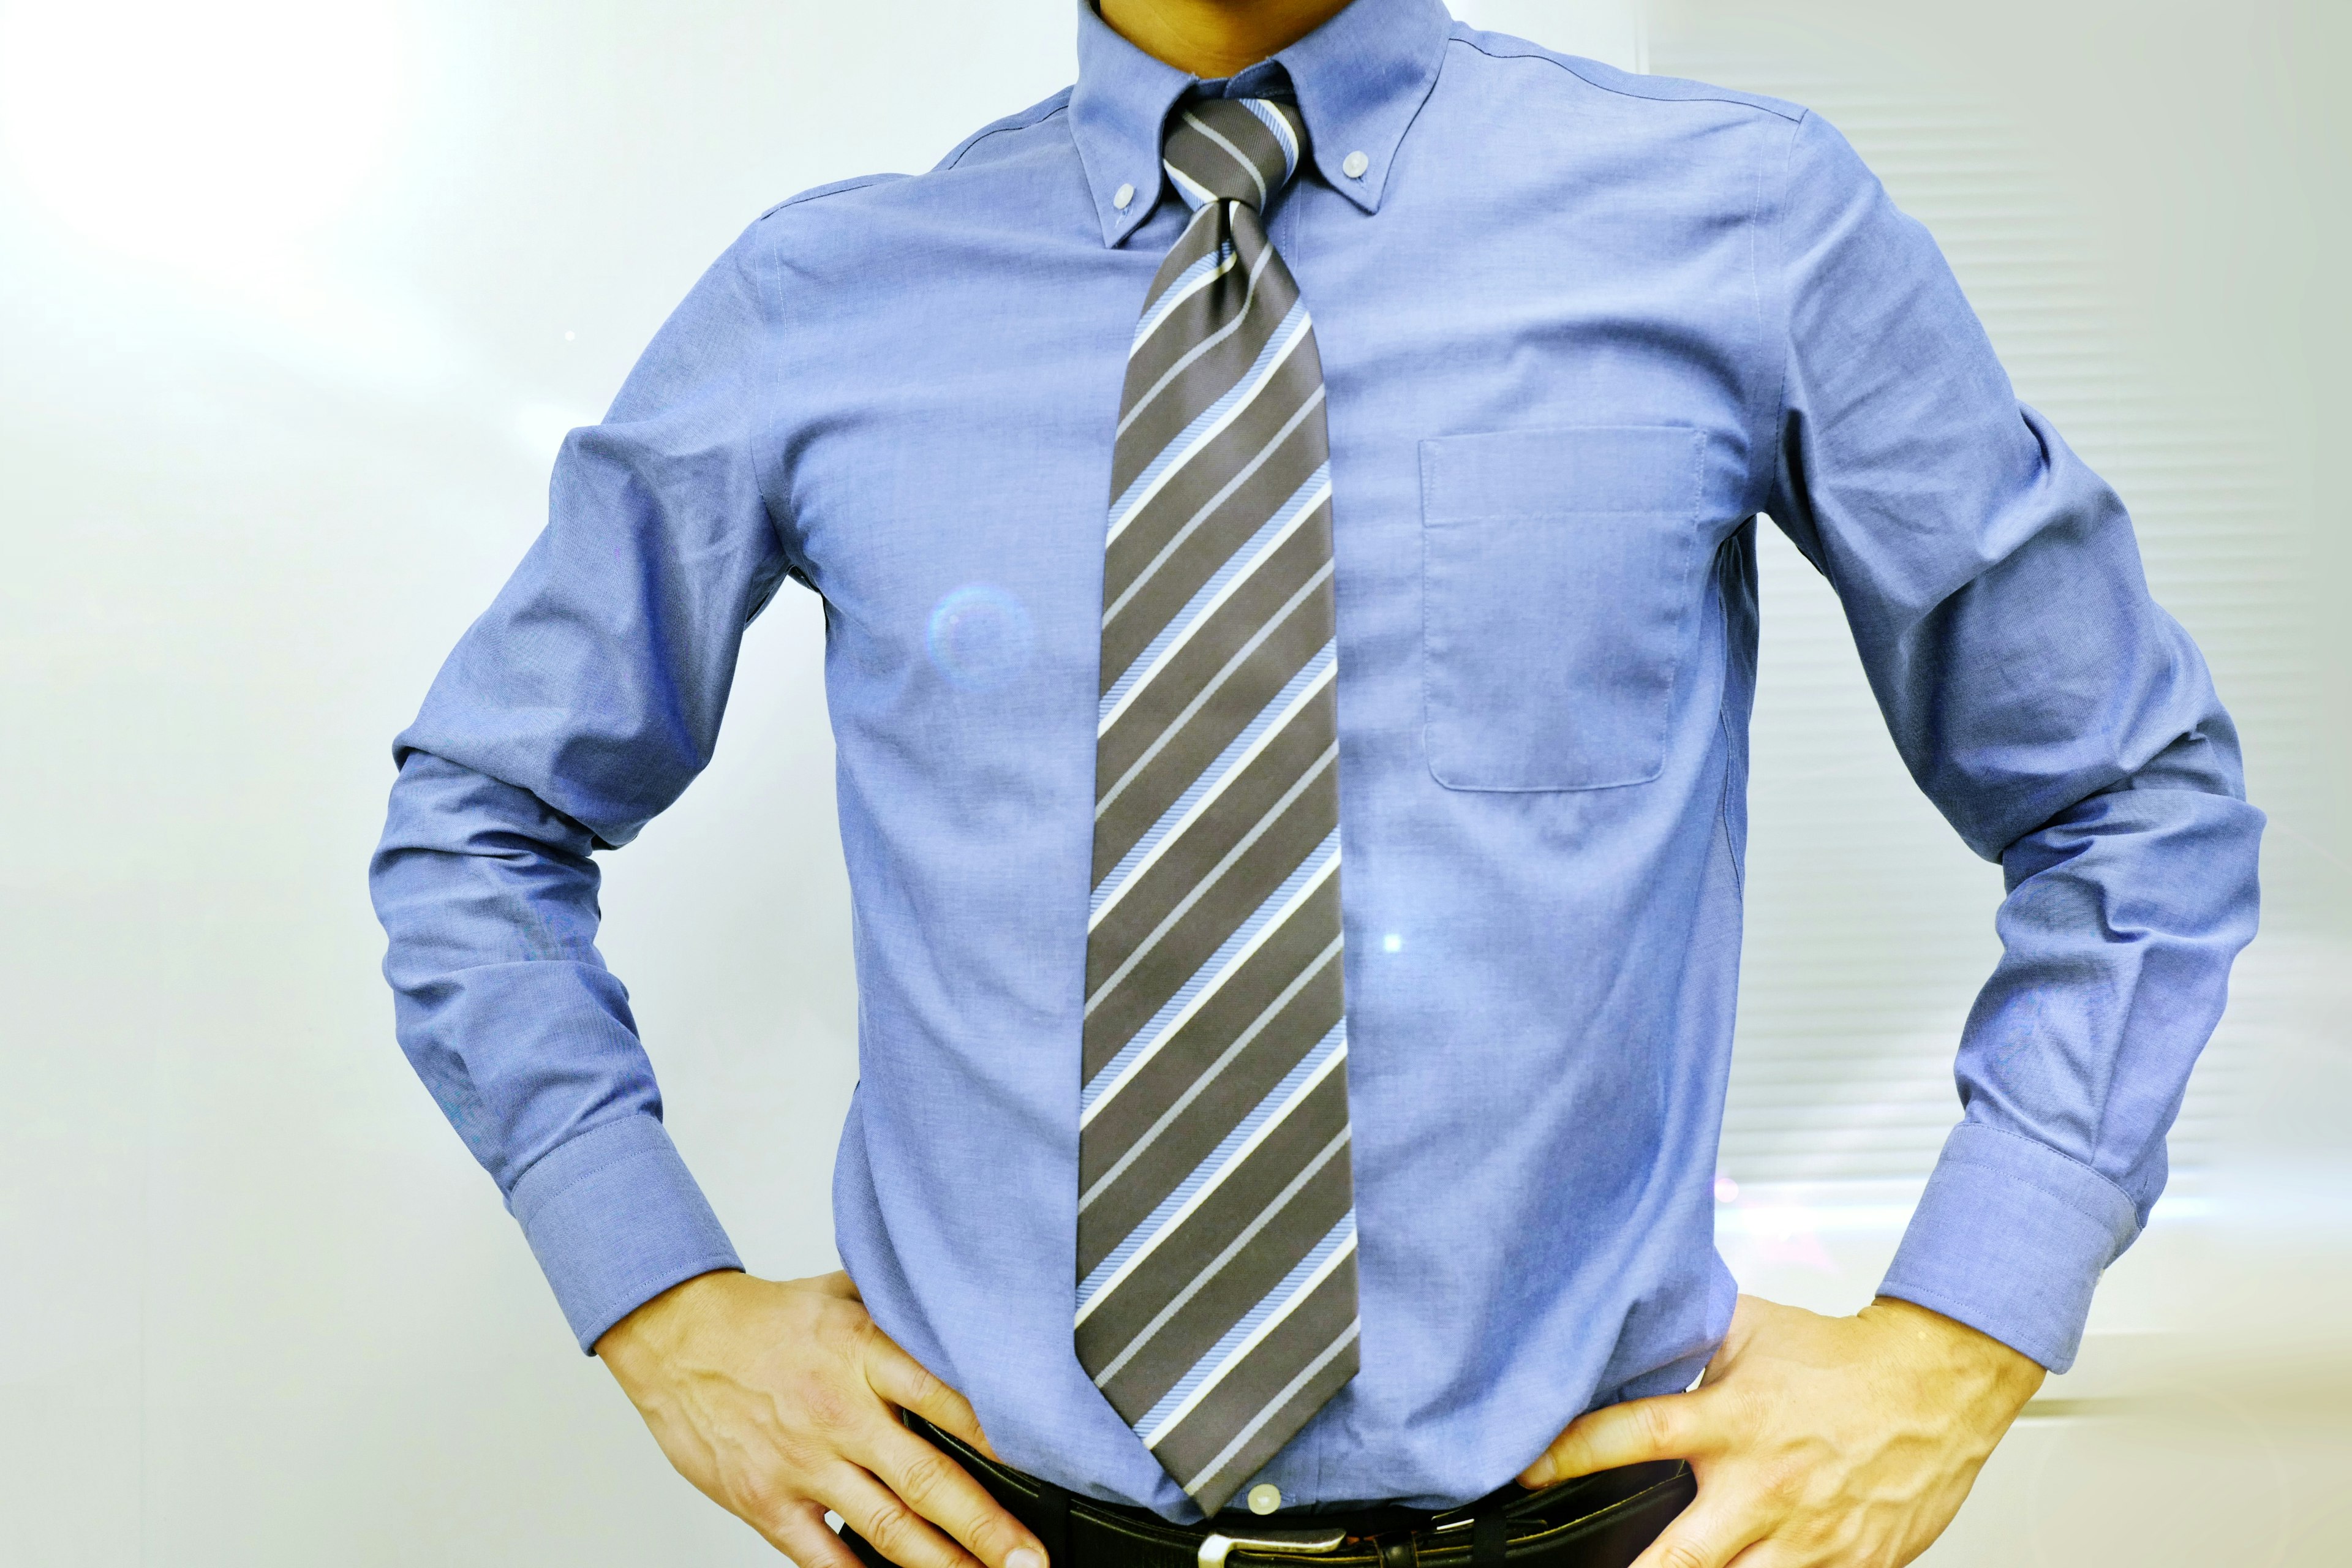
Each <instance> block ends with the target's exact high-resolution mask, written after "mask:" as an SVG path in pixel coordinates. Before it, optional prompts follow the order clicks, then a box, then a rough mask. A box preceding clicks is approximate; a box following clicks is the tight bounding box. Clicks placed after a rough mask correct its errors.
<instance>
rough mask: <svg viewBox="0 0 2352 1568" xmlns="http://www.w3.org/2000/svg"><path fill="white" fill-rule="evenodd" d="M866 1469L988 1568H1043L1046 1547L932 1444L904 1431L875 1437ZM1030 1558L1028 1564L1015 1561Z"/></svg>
mask: <svg viewBox="0 0 2352 1568" xmlns="http://www.w3.org/2000/svg"><path fill="white" fill-rule="evenodd" d="M866 1468H867V1469H869V1470H871V1471H872V1472H873V1473H874V1477H875V1479H877V1480H879V1481H880V1482H882V1484H883V1485H885V1486H887V1487H888V1488H889V1489H891V1490H892V1491H893V1492H895V1493H897V1494H898V1497H899V1499H900V1500H903V1501H904V1502H905V1503H906V1504H907V1506H908V1507H909V1508H911V1509H913V1510H915V1511H916V1512H917V1513H919V1514H920V1515H921V1516H922V1517H923V1518H925V1519H927V1520H929V1521H931V1522H932V1523H933V1524H935V1525H937V1526H938V1527H939V1528H940V1529H941V1530H944V1531H947V1532H948V1533H949V1534H950V1535H951V1536H953V1537H954V1538H955V1539H956V1540H957V1541H958V1542H961V1543H962V1544H963V1546H964V1547H965V1548H966V1549H967V1550H968V1551H970V1552H971V1554H972V1555H973V1556H975V1557H977V1558H979V1559H980V1560H981V1561H982V1563H987V1564H988V1565H989V1568H1042V1565H1043V1564H1044V1563H1045V1547H1044V1546H1043V1545H1042V1544H1041V1543H1040V1542H1038V1540H1037V1538H1036V1537H1035V1536H1034V1535H1032V1534H1030V1533H1029V1531H1028V1528H1027V1527H1026V1526H1024V1524H1023V1523H1022V1522H1021V1521H1019V1520H1017V1519H1015V1518H1014V1517H1013V1514H1012V1512H1011V1511H1010V1510H1007V1509H1006V1508H1005V1507H1004V1505H1003V1504H1002V1503H1000V1502H998V1501H997V1500H995V1499H994V1498H993V1497H991V1496H990V1495H989V1493H988V1490H987V1489H986V1488H984V1487H982V1485H981V1484H980V1483H979V1482H978V1481H975V1480H973V1479H971V1474H970V1473H969V1472H967V1471H966V1470H965V1469H964V1468H963V1467H962V1466H961V1465H959V1464H957V1463H956V1462H955V1461H954V1460H953V1459H951V1458H949V1457H948V1456H947V1455H945V1454H943V1453H941V1452H940V1450H939V1449H938V1448H937V1447H933V1446H932V1445H931V1444H929V1443H926V1442H924V1441H923V1440H922V1439H921V1438H920V1437H918V1436H915V1434H914V1433H912V1432H909V1431H908V1430H907V1428H905V1427H904V1426H891V1427H887V1428H886V1429H884V1430H883V1431H882V1432H881V1433H879V1434H878V1435H877V1442H876V1444H875V1451H874V1453H873V1454H872V1456H871V1457H870V1458H867V1459H866ZM1021 1552H1028V1553H1031V1554H1032V1555H1031V1558H1030V1561H1029V1562H1028V1563H1017V1562H1016V1556H1017V1554H1018V1553H1021Z"/></svg>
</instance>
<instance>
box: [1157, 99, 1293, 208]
mask: <svg viewBox="0 0 2352 1568" xmlns="http://www.w3.org/2000/svg"><path fill="white" fill-rule="evenodd" d="M1306 157H1307V121H1305V120H1304V119H1302V118H1301V117H1300V115H1299V112H1298V107H1297V105H1296V104H1290V103H1284V102H1281V101H1280V100H1276V99H1271V98H1207V99H1202V100H1199V101H1197V102H1193V103H1187V104H1185V105H1183V106H1181V108H1179V109H1178V110H1177V111H1176V118H1175V120H1174V121H1172V122H1171V124H1170V125H1169V127H1168V140H1167V142H1166V143H1165V144H1164V145H1163V146H1162V148H1161V150H1160V162H1161V163H1164V164H1165V165H1166V166H1167V169H1168V177H1169V179H1170V180H1171V181H1172V182H1173V183H1174V184H1175V186H1176V194H1177V195H1181V196H1182V197H1183V198H1184V205H1186V206H1188V207H1192V208H1193V209H1194V210H1195V211H1197V210H1199V209H1200V208H1202V207H1203V206H1206V205H1208V204H1209V203H1211V202H1214V201H1233V202H1241V203H1243V204H1244V205H1248V206H1251V207H1254V208H1255V209H1257V210H1258V211H1259V212H1261V213H1263V212H1264V211H1265V208H1266V205H1267V204H1268V203H1269V202H1271V201H1272V200H1273V199H1274V194H1275V193H1276V191H1279V190H1280V189H1282V187H1283V186H1284V185H1286V184H1288V183H1289V181H1290V176H1291V175H1293V174H1297V172H1298V165H1299V164H1300V163H1303V162H1304V161H1305V160H1306Z"/></svg>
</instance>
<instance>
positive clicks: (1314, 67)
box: [1070, 0, 1454, 245]
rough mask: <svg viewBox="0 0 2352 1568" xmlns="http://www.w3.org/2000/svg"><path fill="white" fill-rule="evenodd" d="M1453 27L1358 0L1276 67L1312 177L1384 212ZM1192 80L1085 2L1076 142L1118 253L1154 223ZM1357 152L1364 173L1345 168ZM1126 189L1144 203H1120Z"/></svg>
mask: <svg viewBox="0 0 2352 1568" xmlns="http://www.w3.org/2000/svg"><path fill="white" fill-rule="evenodd" d="M1453 25H1454V24H1453V18H1452V16H1449V15H1448V14H1447V12H1446V10H1445V7H1444V5H1440V4H1439V3H1438V0H1355V3H1354V4H1353V5H1349V6H1348V7H1347V9H1345V10H1343V11H1341V12H1340V13H1339V15H1338V16H1334V17H1332V18H1331V19H1330V20H1329V21H1328V22H1326V23H1324V24H1323V26H1320V27H1318V28H1316V29H1315V31H1313V32H1312V33H1309V34H1307V37H1303V38H1301V39H1299V40H1298V41H1297V43H1295V44H1292V45H1291V46H1290V47H1288V48H1286V49H1283V50H1280V51H1279V52H1277V53H1276V55H1275V56H1274V57H1273V58H1274V59H1275V60H1276V62H1277V63H1279V64H1280V65H1281V66H1282V68H1283V69H1284V70H1285V71H1286V72H1287V73H1288V75H1289V78H1290V82H1291V87H1292V89H1293V90H1294V91H1295V92H1296V93H1297V98H1298V107H1299V109H1300V110H1301V111H1302V112H1303V113H1304V114H1305V115H1306V116H1307V139H1308V141H1309V142H1310V143H1311V145H1312V147H1313V150H1314V156H1315V166H1316V167H1317V169H1318V170H1319V171H1321V173H1322V175H1323V178H1324V179H1325V180H1327V181H1328V182H1329V183H1330V184H1331V185H1332V186H1333V187H1334V188H1335V189H1337V190H1339V191H1340V192H1342V193H1343V194H1344V195H1346V196H1347V197H1348V199H1349V200H1350V201H1352V202H1354V203H1355V204H1356V205H1358V206H1360V207H1361V208H1363V209H1364V211H1366V212H1368V213H1370V212H1378V211H1379V210H1380V205H1381V190H1382V188H1383V187H1384V186H1385V185H1386V184H1387V183H1388V174H1389V164H1390V162H1391V159H1393V158H1394V156H1395V154H1396V150H1397V144H1398V143H1399V142H1402V140H1403V139H1404V132H1405V128H1406V127H1407V126H1408V125H1410V124H1412V117H1413V115H1414V114H1415V113H1416V112H1418V111H1419V110H1420V108H1421V105H1422V101H1423V100H1424V99H1426V98H1427V97H1428V96H1429V89H1430V88H1431V87H1432V86H1433V85H1434V84H1435V82H1436V80H1437V68H1438V65H1439V63H1440V61H1441V60H1442V59H1443V58H1444V50H1445V40H1446V37H1447V36H1448V34H1449V33H1450V32H1451V31H1452V29H1453ZM1195 80H1197V78H1194V77H1192V76H1191V75H1189V74H1188V73H1186V72H1184V71H1181V70H1179V69H1177V68H1175V67H1174V66H1171V65H1168V64H1166V63H1164V62H1162V61H1160V60H1157V59H1154V58H1151V57H1150V55H1147V54H1145V53H1144V52H1143V51H1142V50H1141V49H1139V48H1137V47H1135V46H1134V45H1133V44H1130V43H1129V42H1128V41H1127V40H1126V39H1125V38H1123V37H1120V36H1119V35H1118V33H1117V32H1115V31H1114V30H1113V29H1112V28H1111V26H1110V25H1109V24H1108V23H1107V22H1105V21H1104V20H1103V19H1102V18H1101V17H1100V16H1097V15H1096V14H1095V8H1094V4H1093V0H1078V82H1077V87H1076V89H1075V90H1074V91H1073V92H1072V93H1071V95H1070V126H1071V133H1072V134H1073V135H1074V136H1075V137H1076V140H1077V144H1078V157H1079V160H1080V162H1082V163H1084V164H1085V166H1086V171H1087V187H1088V188H1089V190H1091V192H1092V193H1093V195H1094V201H1095V210H1096V212H1097V215H1098V216H1100V217H1101V219H1102V226H1103V243H1104V244H1105V245H1117V244H1118V243H1119V241H1121V240H1123V239H1125V238H1126V237H1128V235H1129V233H1130V232H1132V231H1133V230H1134V228H1135V226H1137V225H1138V224H1140V223H1141V222H1143V220H1144V219H1145V218H1147V217H1149V216H1150V214H1151V210H1152V208H1153V207H1154V206H1155V205H1158V198H1159V195H1160V193H1161V192H1162V190H1163V186H1164V183H1163V181H1162V180H1161V178H1160V128H1161V126H1162V125H1163V124H1165V123H1166V121H1167V119H1168V111H1169V110H1170V109H1171V108H1172V107H1174V105H1175V102H1176V100H1177V99H1179V98H1181V96H1183V93H1184V91H1185V89H1188V88H1190V87H1191V86H1192V84H1193V82H1194V81H1195ZM1358 153H1361V154H1362V157H1363V167H1362V172H1361V173H1360V174H1350V173H1349V172H1348V171H1347V169H1346V167H1345V165H1346V163H1347V161H1348V160H1349V158H1351V157H1352V156H1354V155H1355V154H1358ZM1125 184H1131V185H1133V186H1134V187H1135V189H1136V192H1137V193H1138V199H1135V200H1132V201H1130V202H1129V203H1128V205H1127V206H1126V207H1125V208H1124V209H1122V208H1120V207H1119V205H1118V202H1117V200H1116V197H1117V195H1118V188H1119V187H1120V186H1121V185H1125Z"/></svg>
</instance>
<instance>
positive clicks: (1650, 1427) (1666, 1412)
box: [1636, 1400, 1682, 1452]
mask: <svg viewBox="0 0 2352 1568" xmlns="http://www.w3.org/2000/svg"><path fill="white" fill-rule="evenodd" d="M1637 1419H1638V1420H1639V1422H1640V1426H1638V1427H1637V1428H1636V1430H1638V1431H1639V1432H1640V1434H1641V1436H1642V1440H1643V1443H1645V1444H1646V1445H1648V1446H1649V1447H1652V1448H1654V1449H1657V1450H1659V1451H1660V1452H1664V1450H1666V1449H1668V1448H1671V1447H1674V1446H1675V1438H1676V1437H1677V1436H1680V1435H1681V1430H1682V1423H1681V1422H1679V1421H1677V1420H1676V1419H1675V1413H1674V1410H1673V1408H1672V1407H1671V1406H1669V1405H1666V1403H1665V1402H1664V1401H1663V1400H1654V1401H1652V1402H1650V1403H1649V1404H1646V1405H1640V1406H1637Z"/></svg>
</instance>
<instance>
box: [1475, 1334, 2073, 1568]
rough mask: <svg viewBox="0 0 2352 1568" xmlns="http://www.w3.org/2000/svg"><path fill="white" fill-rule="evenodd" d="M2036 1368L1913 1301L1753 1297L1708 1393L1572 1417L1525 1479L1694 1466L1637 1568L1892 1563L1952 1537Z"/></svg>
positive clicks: (1711, 1368) (1824, 1567)
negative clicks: (1826, 1303) (1822, 1305)
mask: <svg viewBox="0 0 2352 1568" xmlns="http://www.w3.org/2000/svg"><path fill="white" fill-rule="evenodd" d="M2042 1375H2043V1373H2042V1368H2041V1367H2040V1366H2039V1365H2037V1364H2035V1363H2033V1362H2032V1361H2031V1360H2029V1359H2028V1358H2026V1357H2025V1356H2022V1355H2020V1354H2019V1353H2018V1352H2015V1351H2013V1350H2011V1349H2010V1348H2009V1347H2008V1346H2007V1345H2005V1344H2002V1343H2001V1342H2000V1341H1999V1340H1996V1339H1993V1338H1991V1337H1990V1335H1987V1334H1982V1333H1979V1332H1978V1331H1976V1330H1974V1329H1971V1328H1969V1327H1968V1326H1967V1325H1966V1324H1964V1323H1958V1322H1954V1321H1952V1320H1951V1319H1949V1318H1947V1317H1945V1316H1944V1315H1943V1314H1941V1313H1940V1312H1931V1311H1929V1310H1927V1308H1925V1307H1920V1306H1915V1305H1914V1304H1912V1303H1911V1302H1909V1301H1898V1300H1894V1299H1893V1298H1891V1297H1885V1296H1882V1297H1880V1298H1879V1299H1878V1300H1875V1301H1874V1302H1872V1303H1871V1304H1870V1305H1869V1306H1867V1307H1865V1308H1864V1309H1863V1310H1862V1311H1861V1312H1860V1313H1858V1314H1857V1315H1855V1316H1853V1317H1851V1318H1824V1317H1821V1316H1819V1315H1817V1314H1815V1313H1812V1312H1808V1311H1805V1310H1802V1309H1801V1308H1796V1307H1783V1306H1780V1305H1779V1304H1777V1303H1775V1302H1771V1301H1767V1300H1761V1299H1760V1298H1758V1297H1754V1296H1742V1297H1741V1298H1739V1306H1738V1310H1736V1311H1735V1312H1734V1313H1733V1314H1732V1319H1731V1331H1730V1332H1729V1333H1728V1334H1727V1335H1726V1336H1725V1338H1724V1342H1723V1348H1722V1349H1721V1350H1719V1351H1717V1352H1716V1356H1715V1360H1714V1361H1713V1362H1711V1363H1708V1366H1707V1369H1706V1379H1705V1381H1704V1382H1703V1383H1701V1384H1700V1385H1699V1387H1698V1388H1696V1390H1694V1391H1693V1392H1691V1393H1689V1394H1666V1395H1664V1396H1663V1397H1661V1398H1657V1399H1637V1400H1633V1401H1630V1402H1628V1403H1626V1404H1623V1405H1609V1406H1606V1407H1604V1408H1602V1409H1600V1410H1595V1411H1591V1412H1590V1413H1588V1414H1586V1415H1581V1416H1579V1417H1578V1418H1577V1419H1576V1420H1575V1421H1574V1422H1572V1423H1570V1426H1569V1427H1568V1429H1567V1430H1566V1431H1564V1432H1562V1433H1561V1434H1560V1435H1559V1436H1558V1437H1557V1438H1555V1439H1553V1441H1552V1445H1551V1447H1549V1448H1547V1449H1546V1450H1545V1451H1544V1454H1543V1457H1542V1458H1539V1459H1538V1460H1537V1461H1536V1462H1535V1463H1534V1464H1532V1465H1530V1466H1528V1468H1527V1469H1526V1470H1525V1471H1523V1472H1522V1473H1521V1474H1520V1476H1519V1482H1520V1484H1521V1485H1522V1486H1528V1487H1539V1486H1549V1485H1550V1484H1551V1483H1552V1482H1554V1481H1559V1480H1565V1479H1569V1478H1570V1477H1571V1476H1580V1475H1588V1474H1590V1473H1591V1472H1592V1471H1595V1470H1606V1469H1612V1468H1615V1467H1617V1466H1619V1465H1634V1464H1640V1463H1643V1461H1645V1460H1651V1459H1687V1460H1689V1461H1690V1466H1691V1469H1692V1470H1693V1472H1695V1473H1696V1476H1697V1478H1698V1497H1697V1499H1696V1500H1695V1501H1693V1502H1692V1503H1691V1505H1690V1506H1689V1507H1688V1508H1686V1509H1685V1510H1683V1512H1682V1515H1681V1517H1679V1518H1678V1519H1676V1520H1675V1521H1674V1522H1673V1523H1672V1524H1670V1525H1668V1526H1667V1527H1666V1530H1665V1532H1664V1534H1662V1535H1660V1536H1659V1537H1658V1539H1657V1540H1656V1541H1654V1542H1652V1543H1651V1545H1650V1549H1649V1550H1648V1551H1647V1552H1643V1554H1642V1555H1641V1557H1640V1559H1639V1560H1637V1561H1636V1562H1635V1563H1634V1564H1633V1568H1726V1565H1727V1564H1730V1563H1738V1568H1897V1565H1898V1564H1901V1563H1908V1562H1910V1561H1911V1560H1912V1559H1913V1558H1915V1557H1916V1556H1918V1555H1919V1553H1921V1552H1925V1551H1926V1550H1927V1548H1928V1546H1929V1545H1930V1544H1932V1543H1933V1542H1934V1541H1935V1539H1936V1537H1937V1536H1938V1535H1941V1534H1942V1533H1943V1532H1944V1527H1945V1526H1946V1525H1947V1524H1949V1523H1950V1522H1951V1521H1952V1515H1953V1514H1955V1513H1957V1512H1958V1511H1959V1507H1960V1503H1961V1501H1962V1500H1964V1499H1965V1498H1966V1497H1967V1496H1968V1495H1969V1486H1970V1485H1972V1484H1973V1483H1974V1482H1975V1480H1976V1477H1977V1471H1978V1470H1979V1468H1982V1467H1983V1465H1984V1462H1985V1458H1986V1457H1987V1456H1988V1455H1990V1453H1991V1452H1992V1450H1993V1445H1994V1444H1996V1443H1998V1442H2000V1437H2001V1434H2002V1433H2004V1432H2006V1431H2008V1430H2009V1424H2010V1423H2011V1421H2013V1420H2015V1419H2016V1418H2017V1413H2018V1411H2020V1410H2021V1409H2022V1408H2023V1407H2024V1405H2025V1402H2026V1401H2027V1400H2028V1399H2030V1398H2032V1396H2033V1391H2034V1390H2035V1389H2037V1388H2039V1387H2041V1386H2042Z"/></svg>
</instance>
